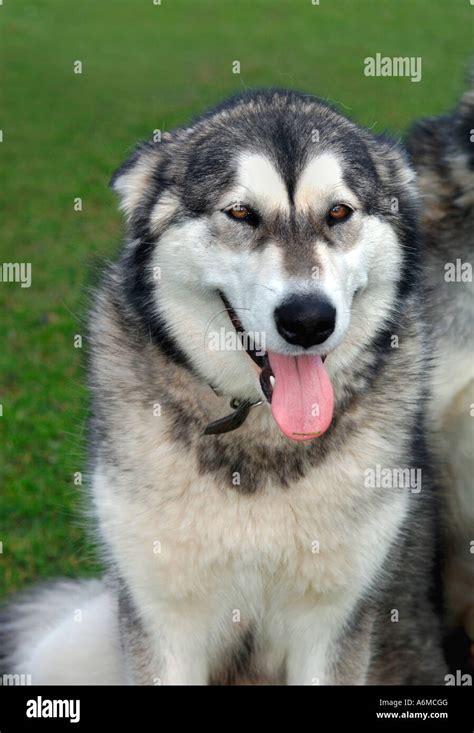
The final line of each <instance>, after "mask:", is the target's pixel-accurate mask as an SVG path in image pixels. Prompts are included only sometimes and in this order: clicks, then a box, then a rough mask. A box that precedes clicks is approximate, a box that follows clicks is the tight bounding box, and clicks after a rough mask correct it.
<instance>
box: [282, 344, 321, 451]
mask: <svg viewBox="0 0 474 733" xmlns="http://www.w3.org/2000/svg"><path fill="white" fill-rule="evenodd" d="M268 358H269V361H270V366H271V368H272V371H273V374H274V375H275V386H274V387H273V396H272V414H273V417H274V418H275V422H276V423H277V425H278V427H279V428H280V430H281V431H282V433H284V434H285V435H286V436H287V437H288V438H291V439H292V440H311V438H317V437H318V435H322V434H323V433H324V432H325V431H326V430H327V429H328V427H329V425H330V423H331V420H332V412H333V407H334V395H333V391H332V384H331V380H330V379H329V377H328V373H327V371H326V369H325V368H324V365H323V362H322V359H321V357H320V356H282V355H281V354H275V353H273V352H272V351H269V352H268Z"/></svg>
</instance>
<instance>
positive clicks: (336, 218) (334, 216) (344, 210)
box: [327, 204, 353, 225]
mask: <svg viewBox="0 0 474 733" xmlns="http://www.w3.org/2000/svg"><path fill="white" fill-rule="evenodd" d="M352 213H353V211H352V209H351V208H349V206H346V205H345V204H336V205H335V206H333V207H332V208H331V209H329V211H328V215H327V220H328V224H329V225H331V224H337V223H338V222H340V221H345V220H346V219H348V218H349V217H350V216H351V214H352Z"/></svg>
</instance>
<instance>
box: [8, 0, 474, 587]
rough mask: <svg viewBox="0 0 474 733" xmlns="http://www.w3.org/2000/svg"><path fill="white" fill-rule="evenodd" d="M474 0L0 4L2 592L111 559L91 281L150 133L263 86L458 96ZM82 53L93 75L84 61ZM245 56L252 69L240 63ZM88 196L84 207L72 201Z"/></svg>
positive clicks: (417, 110)
mask: <svg viewBox="0 0 474 733" xmlns="http://www.w3.org/2000/svg"><path fill="white" fill-rule="evenodd" d="M473 18H474V7H471V6H470V4H469V0H450V1H449V2H448V0H445V2H434V0H378V1H377V2H374V0H357V2H355V0H337V1H336V0H321V4H320V5H319V6H313V5H312V4H311V1H310V0H214V1H213V0H199V2H197V0H162V4H161V6H160V5H157V6H155V5H154V4H153V2H152V0H113V1H112V0H100V1H98V0H81V2H77V0H41V3H39V2H37V0H22V2H15V1H14V0H5V2H4V4H3V5H1V6H0V24H1V34H2V51H1V56H0V62H1V65H2V76H1V78H2V83H1V84H2V89H3V98H2V104H1V107H0V128H1V129H3V135H4V138H3V142H2V143H0V171H1V174H0V175H1V176H2V179H1V181H0V192H1V200H2V207H3V210H2V215H1V218H2V236H1V244H0V247H1V254H0V262H11V261H14V262H17V261H19V262H31V263H32V268H33V284H32V286H31V288H29V289H22V288H20V286H19V285H17V284H12V283H10V284H0V307H1V314H2V316H1V326H2V332H1V333H2V336H1V340H2V344H1V349H0V374H1V382H0V402H1V403H2V405H3V417H1V418H0V430H1V447H2V450H1V465H0V482H1V484H0V485H1V494H0V541H2V542H3V553H2V554H1V555H0V595H3V594H6V593H7V592H10V591H13V590H15V589H18V588H20V587H22V586H23V585H25V584H27V583H29V582H31V581H33V580H36V579H38V578H40V577H47V576H55V575H72V576H73V575H77V574H82V575H85V574H89V573H94V572H97V561H96V560H95V557H94V550H93V548H92V546H91V545H90V544H88V543H87V541H86V539H85V532H84V525H85V522H83V520H82V519H81V512H80V506H81V501H82V500H81V495H82V490H81V489H80V487H75V486H74V483H73V473H74V472H75V471H80V470H84V468H85V454H84V439H83V438H84V430H85V421H86V415H87V395H86V393H85V390H84V388H83V386H82V383H83V378H84V373H83V369H84V367H83V358H82V354H81V350H80V349H75V348H74V346H73V338H74V335H75V334H77V333H79V334H81V333H84V326H83V318H82V315H83V312H84V302H86V298H85V296H84V292H85V287H86V285H87V283H89V282H90V280H91V273H92V271H93V270H94V261H95V259H96V258H97V257H98V256H104V255H112V254H113V253H114V251H115V250H116V247H117V244H118V242H119V241H120V237H121V231H122V224H121V221H120V217H119V214H118V213H117V208H116V202H115V200H114V198H113V196H112V194H111V192H110V191H109V190H108V188H107V184H108V180H109V177H110V174H111V172H112V171H113V170H114V168H116V167H117V166H118V164H119V163H120V162H121V161H122V160H123V159H124V158H125V157H126V156H127V154H128V152H129V151H130V150H131V148H132V147H133V145H134V143H135V142H136V141H137V140H139V139H141V138H145V137H148V136H149V135H150V133H151V131H152V130H153V129H155V128H160V129H162V130H165V129H170V128H172V127H173V126H174V125H175V124H176V123H182V122H184V121H185V120H187V119H188V118H189V117H190V116H191V115H193V114H194V113H197V112H199V111H201V110H203V109H205V108H206V107H207V106H209V105H210V104H212V103H214V102H217V101H218V100H220V99H221V98H222V97H223V96H225V95H228V94H230V93H234V92H238V91H241V90H244V89H247V88H252V87H257V86H270V85H271V86H289V87H295V88H299V89H302V90H305V91H309V92H313V93H316V94H318V95H320V96H322V97H324V98H327V99H330V100H332V101H334V102H336V103H338V104H340V105H341V107H342V109H343V110H345V112H346V113H347V114H348V115H350V116H353V117H354V118H355V119H357V120H358V121H359V122H361V123H363V124H365V125H368V126H370V127H372V128H373V129H374V130H375V131H381V130H383V129H387V128H388V129H389V130H392V131H393V132H395V133H396V134H400V132H401V131H403V130H404V129H405V128H406V126H407V125H408V124H409V123H410V121H411V120H413V119H415V118H416V117H418V116H421V115H428V114H436V113H440V112H442V111H444V110H447V109H448V108H449V107H450V106H452V105H453V103H454V102H455V100H456V98H457V96H458V95H459V93H460V92H461V91H462V89H463V76H464V71H465V68H466V62H467V60H468V58H469V55H470V53H471V51H472V46H471V42H470V39H471V37H472V30H473ZM377 52H380V53H382V54H384V55H388V56H405V55H408V56H421V57H422V59H423V79H422V81H421V82H420V83H419V84H414V83H411V82H410V81H409V80H408V79H396V78H394V79H390V78H382V79H372V78H367V77H365V76H364V74H363V59H364V58H365V57H366V56H373V55H375V53H377ZM75 60H80V61H82V63H83V74H82V75H75V74H74V73H73V63H74V61H75ZM234 60H238V61H240V64H241V73H240V75H235V74H233V73H232V62H233V61H234ZM76 197H81V198H82V199H83V211H82V212H80V213H79V212H75V211H74V209H73V200H74V198H76Z"/></svg>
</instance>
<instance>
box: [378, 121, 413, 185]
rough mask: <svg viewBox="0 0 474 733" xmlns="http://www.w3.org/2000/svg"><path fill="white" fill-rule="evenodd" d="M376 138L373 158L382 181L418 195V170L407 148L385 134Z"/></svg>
mask: <svg viewBox="0 0 474 733" xmlns="http://www.w3.org/2000/svg"><path fill="white" fill-rule="evenodd" d="M376 140H377V148H376V149H375V151H373V154H372V160H373V163H374V165H375V168H376V169H377V172H378V173H379V175H380V177H381V179H382V181H385V182H387V183H388V184H389V185H392V186H393V187H394V188H398V189H400V190H402V191H406V192H407V193H408V194H409V195H411V196H412V197H416V195H417V193H416V172H415V170H414V168H413V167H412V165H411V163H410V161H409V158H408V155H407V152H406V150H405V149H404V148H403V147H402V146H401V145H400V144H399V143H396V142H394V141H393V140H391V139H390V138H388V137H386V136H385V135H384V134H382V135H377V136H376Z"/></svg>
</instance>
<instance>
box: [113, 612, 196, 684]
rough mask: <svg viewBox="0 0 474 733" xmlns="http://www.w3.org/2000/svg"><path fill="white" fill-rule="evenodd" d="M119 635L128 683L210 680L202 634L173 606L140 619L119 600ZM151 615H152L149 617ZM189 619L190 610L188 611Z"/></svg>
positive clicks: (180, 682) (192, 682) (193, 682)
mask: <svg viewBox="0 0 474 733" xmlns="http://www.w3.org/2000/svg"><path fill="white" fill-rule="evenodd" d="M119 609H120V635H121V645H122V652H123V656H124V664H125V670H126V676H127V679H128V682H129V684H131V685H206V684H208V679H209V669H208V659H207V654H206V644H205V633H204V632H203V630H202V629H200V628H199V627H198V626H196V628H195V629H194V630H193V629H190V628H189V619H188V620H186V619H183V617H182V616H181V613H179V612H178V611H175V610H173V609H172V608H167V609H164V608H157V609H156V613H153V611H152V612H151V613H150V612H149V613H148V618H146V619H143V618H139V617H138V615H137V614H136V612H134V611H132V612H131V609H130V603H129V601H127V603H126V604H124V602H123V600H122V599H121V601H120V602H119ZM150 616H151V618H150ZM190 618H192V613H191V614H190Z"/></svg>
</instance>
